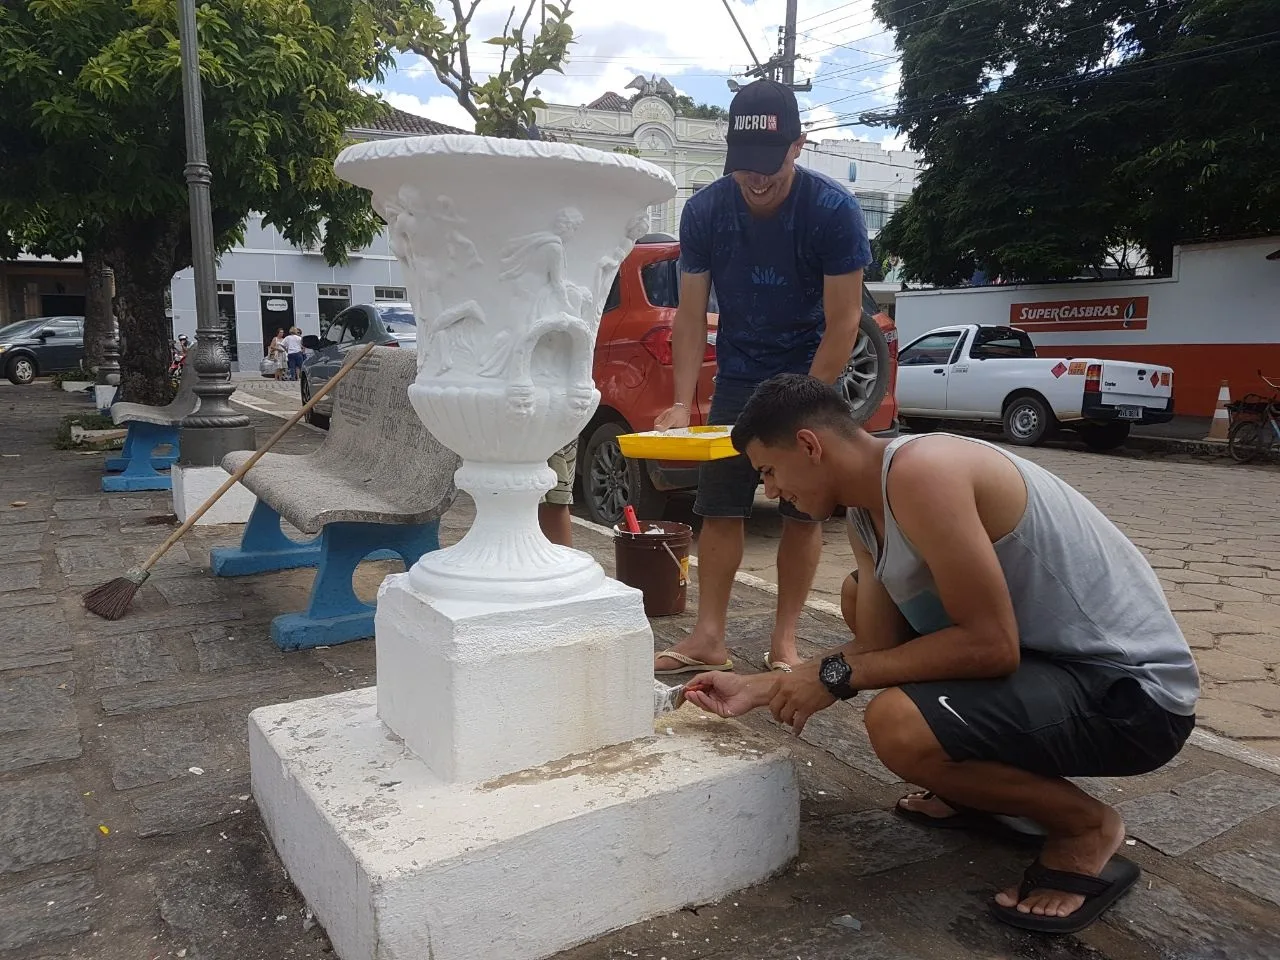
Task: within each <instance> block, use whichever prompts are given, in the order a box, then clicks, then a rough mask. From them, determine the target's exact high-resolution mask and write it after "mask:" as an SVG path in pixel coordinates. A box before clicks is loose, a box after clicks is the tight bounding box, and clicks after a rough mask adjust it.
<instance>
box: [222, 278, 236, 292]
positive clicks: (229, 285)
mask: <svg viewBox="0 0 1280 960" xmlns="http://www.w3.org/2000/svg"><path fill="white" fill-rule="evenodd" d="M218 292H219V293H230V294H234V293H235V292H236V285H235V284H234V283H233V282H232V281H230V280H219V281H218Z"/></svg>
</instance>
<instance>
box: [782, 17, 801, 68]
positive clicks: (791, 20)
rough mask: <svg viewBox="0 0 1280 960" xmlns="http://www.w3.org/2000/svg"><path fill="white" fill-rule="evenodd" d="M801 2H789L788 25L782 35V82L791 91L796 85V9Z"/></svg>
mask: <svg viewBox="0 0 1280 960" xmlns="http://www.w3.org/2000/svg"><path fill="white" fill-rule="evenodd" d="M798 4H799V0H787V25H786V26H785V27H784V28H783V30H784V32H783V34H782V82H783V83H785V84H786V85H787V86H788V87H791V89H793V90H794V89H795V83H796V7H797V6H798Z"/></svg>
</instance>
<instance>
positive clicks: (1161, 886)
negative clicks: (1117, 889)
mask: <svg viewBox="0 0 1280 960" xmlns="http://www.w3.org/2000/svg"><path fill="white" fill-rule="evenodd" d="M1107 922H1108V924H1109V925H1111V926H1122V927H1123V929H1124V930H1125V931H1126V932H1127V933H1130V934H1132V935H1135V936H1137V937H1138V938H1139V939H1140V940H1142V941H1143V942H1145V943H1146V944H1148V945H1149V946H1150V948H1151V949H1152V951H1153V952H1154V954H1155V955H1156V956H1157V957H1159V958H1161V960H1275V958H1276V957H1278V956H1280V935H1277V932H1276V929H1275V928H1274V927H1267V926H1261V927H1258V928H1254V929H1248V928H1247V927H1244V926H1243V925H1241V924H1240V922H1239V919H1238V918H1237V917H1236V916H1234V915H1230V914H1224V912H1223V911H1221V910H1220V909H1215V906H1214V905H1213V904H1210V903H1206V902H1204V901H1202V900H1198V899H1197V900H1192V899H1191V898H1189V897H1188V896H1187V895H1186V894H1185V893H1184V892H1183V891H1182V890H1180V889H1178V888H1177V887H1175V886H1173V885H1172V884H1169V883H1166V882H1165V881H1163V880H1160V879H1158V878H1153V877H1150V875H1148V878H1147V881H1146V883H1139V884H1138V886H1137V889H1135V890H1134V891H1133V892H1132V893H1130V894H1129V896H1127V897H1125V898H1124V899H1123V900H1121V901H1120V902H1119V903H1118V904H1116V906H1115V907H1114V908H1113V910H1112V911H1111V917H1109V918H1108V921H1107Z"/></svg>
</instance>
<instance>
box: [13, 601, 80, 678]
mask: <svg viewBox="0 0 1280 960" xmlns="http://www.w3.org/2000/svg"><path fill="white" fill-rule="evenodd" d="M70 660H71V638H70V636H68V635H67V627H66V624H65V623H63V622H62V619H61V617H58V616H52V615H50V614H49V613H47V612H46V613H40V614H36V615H30V614H12V615H10V616H7V617H3V618H0V671H4V670H18V669H21V668H23V667H42V666H47V665H49V664H52V663H68V662H70Z"/></svg>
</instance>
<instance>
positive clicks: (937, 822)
mask: <svg viewBox="0 0 1280 960" xmlns="http://www.w3.org/2000/svg"><path fill="white" fill-rule="evenodd" d="M909 798H910V799H916V800H933V799H938V800H941V801H942V802H943V803H945V804H946V805H947V806H948V807H950V808H951V809H952V810H954V811H955V813H953V814H952V815H951V816H949V817H932V816H930V815H929V814H927V813H924V812H923V811H920V810H907V809H905V808H904V807H903V806H902V800H906V799H909ZM902 800H899V801H898V802H897V803H895V804H894V805H893V812H894V813H896V814H897V815H898V816H900V817H902V818H903V819H904V820H910V821H911V822H912V823H918V824H920V825H921V826H924V827H931V828H933V829H935V830H966V831H969V832H970V833H980V834H983V835H984V836H987V837H991V838H993V839H996V840H1004V841H1005V842H1007V843H1016V844H1019V845H1023V846H1036V847H1038V846H1041V845H1042V844H1043V843H1044V841H1045V832H1044V829H1043V828H1042V827H1041V826H1040V825H1039V824H1038V823H1036V822H1035V821H1034V820H1028V819H1027V818H1026V817H1008V816H1004V815H1003V814H998V813H987V812H986V811H984V810H974V809H973V808H971V807H966V806H963V805H961V804H958V803H954V802H952V801H951V800H948V799H947V798H946V797H939V796H938V795H937V794H936V793H934V792H933V791H932V790H923V791H920V792H917V793H909V794H907V796H905V797H903V798H902Z"/></svg>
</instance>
